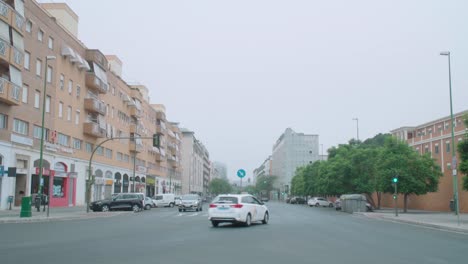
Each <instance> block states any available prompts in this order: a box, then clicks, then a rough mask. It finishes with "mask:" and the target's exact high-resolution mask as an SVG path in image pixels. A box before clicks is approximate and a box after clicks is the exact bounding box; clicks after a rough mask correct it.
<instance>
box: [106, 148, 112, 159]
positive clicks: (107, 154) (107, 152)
mask: <svg viewBox="0 0 468 264" xmlns="http://www.w3.org/2000/svg"><path fill="white" fill-rule="evenodd" d="M106 158H109V159H112V149H106Z"/></svg>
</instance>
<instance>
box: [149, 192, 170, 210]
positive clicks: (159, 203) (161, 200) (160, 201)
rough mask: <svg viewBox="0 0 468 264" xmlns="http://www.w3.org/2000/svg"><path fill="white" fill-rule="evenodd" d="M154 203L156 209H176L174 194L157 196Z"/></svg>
mask: <svg viewBox="0 0 468 264" xmlns="http://www.w3.org/2000/svg"><path fill="white" fill-rule="evenodd" d="M153 202H154V204H155V205H156V207H165V206H169V207H171V208H172V207H174V205H175V195H174V194H173V193H164V194H157V195H155V196H154V197H153Z"/></svg>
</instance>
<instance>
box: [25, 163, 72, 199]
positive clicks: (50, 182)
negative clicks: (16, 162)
mask: <svg viewBox="0 0 468 264" xmlns="http://www.w3.org/2000/svg"><path fill="white" fill-rule="evenodd" d="M36 164H37V161H35V162H34V165H35V166H37V165H36ZM48 166H49V163H48V162H47V161H46V160H43V169H42V176H43V179H42V181H43V186H44V187H43V188H44V189H43V193H44V194H48V195H49V201H50V207H65V206H75V205H76V173H69V172H68V167H67V165H66V164H65V163H63V162H56V163H55V164H54V169H53V170H51V169H49V168H48ZM39 172H40V170H39V167H36V168H35V174H33V175H32V179H31V190H32V191H31V193H32V194H36V193H38V192H39V190H40V182H41V179H40V178H39Z"/></svg>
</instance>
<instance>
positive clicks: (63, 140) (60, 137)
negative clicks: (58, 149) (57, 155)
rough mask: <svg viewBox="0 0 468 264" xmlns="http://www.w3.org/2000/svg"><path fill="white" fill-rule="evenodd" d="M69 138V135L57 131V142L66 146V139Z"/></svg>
mask: <svg viewBox="0 0 468 264" xmlns="http://www.w3.org/2000/svg"><path fill="white" fill-rule="evenodd" d="M69 140H70V137H69V136H67V135H64V134H62V133H58V144H59V145H62V146H65V147H68V146H69V145H68V141H69Z"/></svg>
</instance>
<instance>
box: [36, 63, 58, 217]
mask: <svg viewBox="0 0 468 264" xmlns="http://www.w3.org/2000/svg"><path fill="white" fill-rule="evenodd" d="M55 59H56V57H55V56H46V57H45V65H44V94H43V95H42V125H41V146H40V150H39V194H40V195H41V196H40V197H41V199H42V195H43V194H44V180H43V179H42V177H43V172H42V170H43V162H44V134H45V133H44V132H45V131H44V130H45V129H44V122H45V110H46V109H45V107H46V96H47V95H46V91H47V62H48V61H50V60H55ZM49 187H50V179H49ZM47 196H48V199H49V201H48V203H47V217H49V204H50V188H47Z"/></svg>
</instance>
